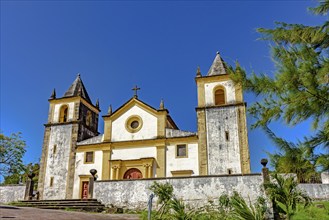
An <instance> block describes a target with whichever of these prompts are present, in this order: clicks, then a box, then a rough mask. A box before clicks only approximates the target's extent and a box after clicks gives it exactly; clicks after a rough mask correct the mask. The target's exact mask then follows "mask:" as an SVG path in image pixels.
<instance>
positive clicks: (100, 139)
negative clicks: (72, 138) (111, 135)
mask: <svg viewBox="0 0 329 220" xmlns="http://www.w3.org/2000/svg"><path fill="white" fill-rule="evenodd" d="M103 136H104V135H103V134H100V135H98V136H96V137H92V138H88V139H86V140H83V141H80V142H77V145H85V144H99V143H102V142H103Z"/></svg>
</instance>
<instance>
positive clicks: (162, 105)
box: [159, 99, 164, 110]
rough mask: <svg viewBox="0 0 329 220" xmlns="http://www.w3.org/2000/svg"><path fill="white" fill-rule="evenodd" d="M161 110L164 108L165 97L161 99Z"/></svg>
mask: <svg viewBox="0 0 329 220" xmlns="http://www.w3.org/2000/svg"><path fill="white" fill-rule="evenodd" d="M159 109H160V110H164V102H163V99H161V102H160V108H159Z"/></svg>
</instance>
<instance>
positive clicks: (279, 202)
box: [264, 173, 311, 220]
mask: <svg viewBox="0 0 329 220" xmlns="http://www.w3.org/2000/svg"><path fill="white" fill-rule="evenodd" d="M272 177H273V180H274V181H272V182H271V183H266V184H264V187H265V190H266V193H267V194H268V195H269V197H270V198H271V199H272V201H273V202H274V204H273V206H275V207H276V210H277V211H278V212H279V214H283V215H284V216H285V218H286V219H288V220H289V219H291V217H292V216H293V215H294V214H295V212H296V209H297V204H304V207H307V206H309V205H310V204H311V199H310V198H309V197H308V196H307V195H306V194H305V193H303V192H302V191H300V190H299V189H298V188H297V185H298V183H297V182H296V181H295V178H294V177H284V176H280V175H278V174H277V173H274V174H273V175H272Z"/></svg>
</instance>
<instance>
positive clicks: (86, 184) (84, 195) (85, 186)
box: [81, 181, 89, 199]
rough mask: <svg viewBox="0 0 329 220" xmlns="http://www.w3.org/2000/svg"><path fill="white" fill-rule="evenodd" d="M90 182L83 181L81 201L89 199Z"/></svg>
mask: <svg viewBox="0 0 329 220" xmlns="http://www.w3.org/2000/svg"><path fill="white" fill-rule="evenodd" d="M88 189H89V181H82V191H81V199H88Z"/></svg>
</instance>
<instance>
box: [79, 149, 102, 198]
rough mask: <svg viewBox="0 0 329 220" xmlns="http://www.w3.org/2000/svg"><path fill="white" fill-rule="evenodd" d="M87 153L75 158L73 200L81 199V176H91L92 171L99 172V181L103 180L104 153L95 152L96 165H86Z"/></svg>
mask: <svg viewBox="0 0 329 220" xmlns="http://www.w3.org/2000/svg"><path fill="white" fill-rule="evenodd" d="M84 158H85V152H77V153H76V158H75V174H74V186H73V199H80V189H79V188H80V177H79V175H90V172H89V171H90V170H91V169H96V170H97V176H98V178H97V180H102V168H103V162H102V161H103V151H94V163H88V164H85V163H83V162H84Z"/></svg>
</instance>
